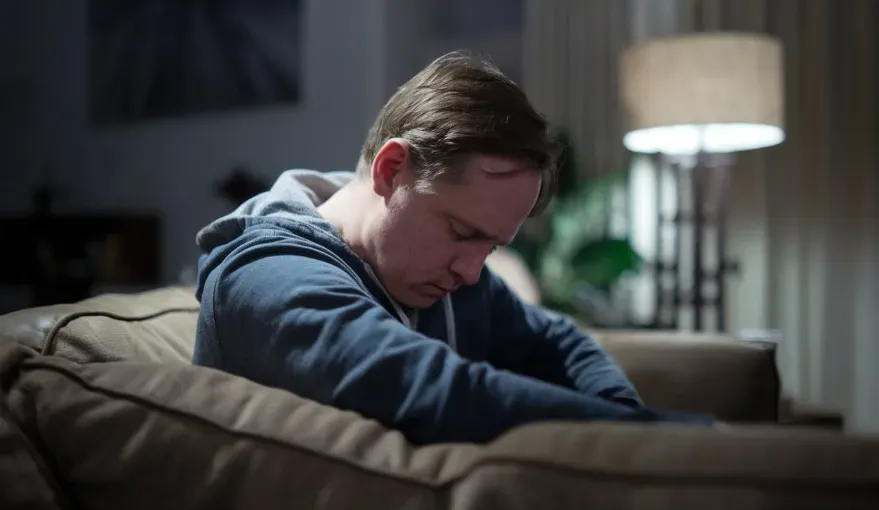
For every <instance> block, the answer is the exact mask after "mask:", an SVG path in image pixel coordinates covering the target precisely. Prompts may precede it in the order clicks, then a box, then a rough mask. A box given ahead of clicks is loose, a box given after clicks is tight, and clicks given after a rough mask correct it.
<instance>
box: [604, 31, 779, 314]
mask: <svg viewBox="0 0 879 510" xmlns="http://www.w3.org/2000/svg"><path fill="white" fill-rule="evenodd" d="M782 61H783V55H782V49H781V45H780V43H779V42H778V41H777V40H776V39H774V38H771V37H769V36H766V35H760V34H750V33H727V32H714V33H711V32H706V33H693V34H686V35H681V36H675V37H665V38H659V39H652V40H648V41H646V42H644V43H642V44H638V45H635V46H632V47H630V48H628V49H627V50H626V51H625V52H624V54H623V55H622V60H621V63H620V72H621V75H620V86H621V98H622V101H623V110H624V112H625V115H626V118H625V125H626V127H627V131H626V133H625V135H624V137H623V144H624V145H625V147H626V148H627V149H629V150H630V151H632V152H635V153H643V154H651V155H653V156H654V160H655V161H656V165H654V167H655V168H656V169H657V172H662V171H666V170H664V169H667V168H670V169H671V170H670V171H671V172H672V174H673V175H674V176H675V181H676V182H677V185H678V193H677V194H676V197H677V198H676V200H677V204H676V205H675V211H676V212H675V213H674V214H672V215H671V217H665V216H662V215H661V213H660V211H661V210H662V204H661V201H662V197H661V196H660V195H661V194H660V193H659V192H658V193H657V209H658V211H657V214H658V215H660V217H658V218H657V235H656V242H655V254H654V257H653V259H654V260H653V264H652V267H653V270H654V276H655V278H656V280H655V313H654V320H653V324H651V325H650V326H652V327H655V328H662V329H665V328H672V329H678V328H679V326H680V316H681V311H682V310H683V309H684V308H686V307H689V308H690V309H691V311H692V317H693V319H692V328H693V329H694V330H697V331H700V330H705V329H707V328H706V320H705V317H706V312H707V311H708V310H713V311H714V313H715V316H716V317H717V327H716V329H717V330H719V331H724V330H725V329H726V325H725V322H724V319H725V312H726V309H725V308H726V302H725V279H726V275H727V274H729V273H730V272H731V271H735V270H736V269H737V268H736V264H735V263H734V262H733V261H730V260H728V259H727V257H726V254H725V252H726V240H725V229H726V216H727V195H728V193H727V187H726V185H727V184H728V182H729V178H730V177H731V176H730V175H729V172H730V169H731V168H732V167H733V166H734V165H735V159H734V154H735V153H736V152H739V151H745V150H751V149H759V148H763V147H769V146H772V145H776V144H779V143H781V142H782V141H783V140H784V124H783V115H784V111H783V102H784V100H783V65H782ZM658 183H659V175H657V185H658ZM682 196H688V197H689V202H690V203H689V204H688V206H686V205H685V204H683V203H682V200H681V199H680V197H682ZM669 223H670V224H672V225H673V227H674V228H673V231H674V235H673V236H672V239H673V240H672V241H671V244H672V246H667V244H668V243H669V239H668V237H667V236H663V235H661V233H660V231H661V230H662V229H663V225H664V224H669ZM687 226H689V227H690V228H691V229H692V245H691V247H686V246H684V245H683V243H682V241H681V239H682V235H681V233H682V231H683V229H684V228H685V227H687ZM710 227H711V228H714V229H716V236H714V241H713V242H714V243H716V244H715V246H714V248H715V251H716V253H717V260H716V261H715V262H714V263H713V264H708V263H707V261H706V260H705V251H706V250H705V248H706V242H707V239H708V238H707V236H706V229H708V228H710ZM663 243H666V245H665V246H664V245H663ZM685 252H686V253H687V254H688V255H691V256H690V258H691V261H692V267H683V266H684V264H683V263H682V260H683V257H682V256H683V255H684V254H685ZM648 258H649V254H648ZM669 282H670V283H669ZM709 286H711V287H714V289H713V290H710V291H709V290H708V289H707V287H709Z"/></svg>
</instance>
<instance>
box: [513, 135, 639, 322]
mask: <svg viewBox="0 0 879 510" xmlns="http://www.w3.org/2000/svg"><path fill="white" fill-rule="evenodd" d="M557 136H558V141H559V143H560V145H561V147H562V154H561V158H560V160H559V179H558V191H557V193H556V196H555V197H554V198H553V200H552V202H551V203H550V204H549V206H548V208H547V210H546V212H544V214H542V215H541V216H539V217H537V218H532V219H530V220H528V222H527V223H526V225H525V226H524V228H523V229H522V232H521V234H520V235H519V236H517V239H516V241H515V242H514V243H513V245H512V247H511V248H512V249H513V250H514V251H516V252H517V253H518V254H519V255H520V256H521V257H522V258H523V259H524V261H525V263H526V264H527V265H528V267H529V269H530V270H531V271H532V273H533V274H534V275H535V276H536V277H537V280H538V284H539V286H540V290H541V293H542V295H543V301H544V304H545V305H546V306H548V307H550V308H553V309H556V310H559V311H562V312H566V313H572V314H576V315H578V316H579V317H580V318H582V319H584V320H586V321H587V322H593V323H601V322H602V321H601V319H600V318H599V317H594V316H591V315H594V313H590V310H594V306H590V305H589V303H587V302H586V301H587V300H591V301H592V302H593V304H594V301H595V299H596V298H597V299H604V300H607V299H608V298H609V295H610V291H611V289H612V288H613V287H614V285H616V284H617V283H618V282H619V281H620V279H621V278H622V277H623V276H624V275H626V274H628V273H631V272H635V271H638V270H639V269H640V267H641V264H642V259H641V257H640V256H639V255H638V253H637V252H636V251H635V250H634V248H633V247H632V245H631V243H630V241H629V239H628V238H626V237H614V236H611V235H609V233H608V228H607V225H608V211H609V207H608V204H609V203H610V200H611V196H612V194H613V193H614V191H615V190H616V189H618V187H620V186H625V184H626V182H627V179H628V171H620V172H611V173H605V174H603V175H601V176H600V177H595V178H588V179H587V178H585V177H583V176H582V173H581V172H578V170H577V160H576V157H575V154H574V150H573V147H572V145H571V143H570V139H569V137H568V136H567V133H565V132H564V131H561V132H559V133H558V135H557ZM586 296H589V297H588V299H587V298H586Z"/></svg>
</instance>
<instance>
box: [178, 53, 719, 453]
mask: <svg viewBox="0 0 879 510" xmlns="http://www.w3.org/2000/svg"><path fill="white" fill-rule="evenodd" d="M554 154H555V147H554V145H553V143H552V142H551V140H550V137H549V136H548V133H547V124H546V122H545V121H544V120H543V119H542V118H541V117H540V116H539V115H538V114H537V113H536V112H535V111H534V109H533V108H532V107H531V106H530V104H529V103H528V100H527V98H526V97H525V95H524V94H523V92H522V91H521V90H520V89H519V88H518V87H517V86H516V85H515V84H514V83H512V82H511V81H510V80H509V79H507V78H506V77H505V76H504V75H502V74H501V73H500V72H499V71H498V70H496V69H495V68H493V67H491V66H490V65H489V64H486V63H482V62H478V61H475V60H472V59H470V58H468V57H465V56H461V55H457V54H452V55H448V56H446V57H443V58H440V59H439V60H437V61H435V62H433V63H432V64H431V65H430V66H428V67H427V68H426V69H424V70H423V71H422V72H420V73H419V74H418V75H416V76H415V77H414V78H412V79H411V80H410V81H409V82H408V83H406V84H405V85H403V86H402V87H401V88H400V89H399V90H398V91H397V93H396V94H394V96H393V97H392V98H391V99H390V100H389V102H388V103H387V104H386V105H385V107H384V108H383V109H382V111H381V113H380V114H379V116H378V119H377V120H376V122H375V124H374V126H373V127H372V129H371V130H370V132H369V134H368V137H367V139H366V141H365V143H364V145H363V150H362V153H361V157H360V161H359V163H358V165H357V170H356V173H345V172H333V173H324V174H322V173H319V172H314V171H308V170H299V171H288V172H285V173H284V174H283V175H281V177H280V178H279V179H278V181H277V182H276V183H275V185H274V186H273V187H272V189H271V191H269V192H267V193H264V194H262V195H259V196H257V197H255V198H253V199H251V200H250V201H248V202H247V203H245V204H244V205H242V206H241V207H240V208H239V209H238V210H236V211H235V212H234V213H232V214H230V215H229V216H226V217H224V218H221V219H219V220H217V221H215V222H214V223H212V224H211V225H209V226H207V227H206V228H205V229H203V230H202V231H201V232H199V234H198V238H197V241H198V244H199V246H200V247H201V249H202V250H203V251H204V255H203V256H202V258H201V261H200V268H199V282H198V291H197V295H198V298H199V300H200V301H201V314H200V316H199V323H198V338H197V343H196V350H195V356H194V361H195V363H198V364H201V365H207V366H212V367H216V368H219V369H222V370H226V371H228V372H231V373H235V374H239V375H241V376H244V377H247V378H249V379H252V380H254V381H257V382H259V383H263V384H266V385H271V386H276V387H280V388H286V389H288V390H290V391H292V392H295V393H296V394H298V395H300V396H302V397H306V398H309V399H313V400H315V401H318V402H322V403H325V404H328V405H332V406H335V407H338V408H342V409H348V410H353V411H356V412H359V413H360V414H362V415H364V416H366V417H368V418H373V419H375V420H378V421H379V422H381V423H383V424H384V425H386V426H387V427H390V428H394V429H398V430H400V431H401V432H403V433H404V434H405V435H406V436H407V437H408V438H409V439H410V440H411V441H413V442H416V443H433V442H444V441H472V442H480V441H487V440H490V439H492V438H494V437H496V436H497V435H499V434H501V433H503V432H504V431H506V430H508V429H510V428H511V427H515V426H517V425H521V424H525V423H529V422H534V421H540V420H552V419H564V420H642V421H658V420H663V419H675V420H681V421H710V419H708V418H705V417H696V416H679V415H676V416H670V415H665V414H661V413H657V412H653V411H651V410H649V409H646V408H645V407H644V405H643V404H642V402H641V400H640V398H639V397H638V394H637V393H636V391H635V389H634V388H633V387H632V385H631V383H630V382H629V381H628V380H627V378H626V377H625V375H624V374H623V373H622V371H621V370H620V369H619V367H617V365H616V364H614V362H613V361H612V360H611V359H610V357H609V356H608V355H607V354H606V353H605V352H604V351H603V350H602V349H601V348H600V347H599V346H598V344H596V342H595V341H593V339H591V338H590V337H588V336H587V335H585V334H583V333H581V332H580V331H578V330H577V328H576V327H575V326H574V324H573V323H572V322H570V321H569V320H567V319H566V318H563V317H561V316H559V315H556V314H552V313H550V312H547V311H545V310H543V309H541V308H540V307H537V306H534V305H528V304H525V303H523V302H522V301H520V300H519V299H518V298H517V297H516V296H515V295H514V294H513V293H512V292H511V291H510V290H509V289H508V288H507V287H506V286H505V285H504V283H503V282H502V281H501V280H500V279H499V278H497V277H496V276H494V275H493V274H491V272H489V271H488V270H485V269H483V263H484V261H485V258H486V257H487V256H488V255H489V253H491V251H492V250H494V249H495V248H496V247H498V246H502V245H504V244H507V243H509V242H510V241H511V240H512V239H513V237H514V236H515V235H516V232H517V231H518V230H519V228H520V227H521V226H522V223H523V222H524V221H525V220H526V218H527V217H528V216H529V215H531V214H535V213H538V212H539V211H540V210H541V208H542V207H544V205H545V204H546V202H547V200H548V199H549V197H550V194H551V189H552V183H553V179H554V172H555V161H554Z"/></svg>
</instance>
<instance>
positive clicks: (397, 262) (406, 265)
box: [373, 155, 540, 308]
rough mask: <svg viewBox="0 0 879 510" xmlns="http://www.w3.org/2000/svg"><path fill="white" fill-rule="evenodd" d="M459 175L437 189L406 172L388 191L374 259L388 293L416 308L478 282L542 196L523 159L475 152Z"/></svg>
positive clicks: (441, 182)
mask: <svg viewBox="0 0 879 510" xmlns="http://www.w3.org/2000/svg"><path fill="white" fill-rule="evenodd" d="M462 164H463V165H464V171H463V174H462V175H461V177H460V178H457V179H455V180H450V179H443V178H440V179H438V180H436V181H435V182H433V183H432V185H431V189H432V193H424V192H418V191H416V190H415V189H414V188H413V186H412V185H413V184H414V181H413V179H412V174H411V172H406V171H403V172H400V175H399V176H398V177H397V178H395V179H394V181H395V185H394V186H393V187H392V189H391V190H390V191H389V192H388V194H386V195H385V196H384V199H385V200H384V201H385V205H386V214H384V215H383V216H382V219H381V221H380V222H379V224H378V228H377V232H374V238H373V243H374V244H373V248H374V256H375V261H374V263H375V264H376V265H377V266H378V267H375V268H374V269H375V271H376V272H377V273H378V276H379V278H380V279H381V280H382V283H383V284H384V285H385V287H386V288H387V290H388V292H389V293H390V294H391V295H392V296H393V297H394V298H395V299H396V300H397V301H399V302H401V303H403V304H404V305H406V306H409V307H413V308H427V307H429V306H430V305H432V304H433V303H434V302H435V301H436V300H438V299H440V298H441V297H442V296H444V295H445V294H448V293H449V292H451V291H453V290H454V289H456V288H458V287H460V286H462V285H472V284H475V283H476V282H477V281H478V280H479V275H480V273H481V271H482V266H483V264H484V262H485V259H486V257H487V256H488V255H489V254H490V253H491V252H492V250H494V249H495V248H496V247H498V246H501V245H505V244H508V243H509V242H510V241H512V240H513V238H514V237H515V235H516V233H517V232H518V230H519V228H520V227H521V226H522V223H524V221H525V220H526V218H527V217H528V214H529V212H530V211H531V209H532V207H533V206H534V203H535V201H536V200H537V195H538V193H539V190H540V175H539V173H538V172H536V171H534V170H533V169H529V168H527V167H524V166H523V162H521V161H519V160H515V159H510V158H503V157H496V156H481V155H477V156H472V157H470V158H468V159H467V160H466V161H465V162H463V163H462Z"/></svg>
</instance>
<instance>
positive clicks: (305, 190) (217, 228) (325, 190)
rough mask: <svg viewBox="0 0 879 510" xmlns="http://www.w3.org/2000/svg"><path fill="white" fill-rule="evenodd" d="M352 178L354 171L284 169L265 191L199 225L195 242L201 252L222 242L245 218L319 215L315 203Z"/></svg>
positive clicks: (238, 230) (237, 230)
mask: <svg viewBox="0 0 879 510" xmlns="http://www.w3.org/2000/svg"><path fill="white" fill-rule="evenodd" d="M352 180H354V172H348V171H335V172H319V171H317V170H306V169H294V170H287V171H285V172H283V173H281V175H280V176H279V177H278V179H277V180H276V181H275V183H274V184H273V185H272V187H271V189H270V190H269V191H266V192H263V193H260V194H259V195H256V196H254V197H252V198H250V199H248V200H247V201H246V202H244V203H243V204H241V205H240V206H238V207H237V208H236V209H235V210H234V211H232V212H231V213H229V214H227V215H225V216H222V217H220V218H218V219H216V220H214V221H213V222H211V223H210V224H208V225H207V226H206V227H204V228H202V229H201V230H200V231H199V232H198V234H197V235H196V237H195V242H196V244H197V245H198V247H199V248H200V249H201V251H202V253H208V252H210V251H211V250H212V249H214V248H216V247H217V246H221V245H224V244H226V243H228V242H229V241H232V240H233V239H235V238H237V237H238V236H240V235H241V234H242V233H243V232H244V228H245V227H246V226H247V220H249V219H252V218H259V217H264V218H282V219H294V218H295V219H297V220H300V221H301V220H306V219H307V218H308V217H312V218H314V219H315V220H318V219H319V218H320V215H319V214H318V212H317V207H318V206H319V205H321V204H323V203H324V202H326V201H327V200H328V199H329V198H330V197H331V196H333V194H335V193H336V192H337V191H339V189H341V188H342V187H343V186H345V185H346V184H348V183H349V182H351V181H352Z"/></svg>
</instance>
